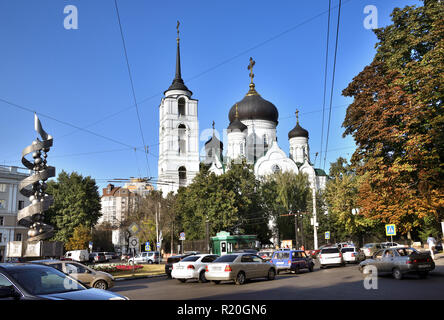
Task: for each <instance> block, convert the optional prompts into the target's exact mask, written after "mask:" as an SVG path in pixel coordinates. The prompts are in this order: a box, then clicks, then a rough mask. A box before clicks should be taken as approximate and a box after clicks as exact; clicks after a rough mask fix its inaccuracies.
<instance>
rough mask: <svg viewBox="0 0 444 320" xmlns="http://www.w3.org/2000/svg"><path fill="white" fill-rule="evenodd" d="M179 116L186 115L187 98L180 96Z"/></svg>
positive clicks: (178, 103)
mask: <svg viewBox="0 0 444 320" xmlns="http://www.w3.org/2000/svg"><path fill="white" fill-rule="evenodd" d="M177 106H178V113H179V116H184V115H185V99H184V98H180V99H179V101H178V102H177Z"/></svg>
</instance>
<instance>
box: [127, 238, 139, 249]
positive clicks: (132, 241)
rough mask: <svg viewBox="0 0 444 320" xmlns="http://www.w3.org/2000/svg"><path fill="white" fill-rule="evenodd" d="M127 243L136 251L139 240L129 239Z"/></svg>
mask: <svg viewBox="0 0 444 320" xmlns="http://www.w3.org/2000/svg"><path fill="white" fill-rule="evenodd" d="M128 243H129V247H130V248H131V249H136V248H138V247H139V238H137V237H130V238H129V240H128Z"/></svg>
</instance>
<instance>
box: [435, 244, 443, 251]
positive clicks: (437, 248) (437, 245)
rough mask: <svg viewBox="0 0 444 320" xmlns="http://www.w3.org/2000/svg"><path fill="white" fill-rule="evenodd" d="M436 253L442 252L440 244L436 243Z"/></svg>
mask: <svg viewBox="0 0 444 320" xmlns="http://www.w3.org/2000/svg"><path fill="white" fill-rule="evenodd" d="M435 251H436V252H442V242H438V243H437V244H436V246H435Z"/></svg>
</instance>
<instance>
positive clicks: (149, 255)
mask: <svg viewBox="0 0 444 320" xmlns="http://www.w3.org/2000/svg"><path fill="white" fill-rule="evenodd" d="M159 257H160V253H159V251H148V252H141V253H139V254H138V255H137V256H135V257H132V258H129V259H128V263H148V264H153V263H160V258H159Z"/></svg>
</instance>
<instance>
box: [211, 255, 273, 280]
mask: <svg viewBox="0 0 444 320" xmlns="http://www.w3.org/2000/svg"><path fill="white" fill-rule="evenodd" d="M275 276H276V266H275V265H274V264H272V263H270V262H267V261H265V260H264V259H262V258H261V257H259V256H257V255H255V254H251V253H232V254H227V255H223V256H221V257H220V258H217V259H216V260H214V261H213V263H210V264H208V265H207V267H206V272H205V277H206V279H207V280H211V281H212V282H213V283H215V284H218V283H220V282H221V281H230V280H232V281H234V282H235V283H236V284H239V285H241V284H244V283H245V282H246V281H247V279H253V278H267V279H268V280H273V279H274V278H275Z"/></svg>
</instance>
